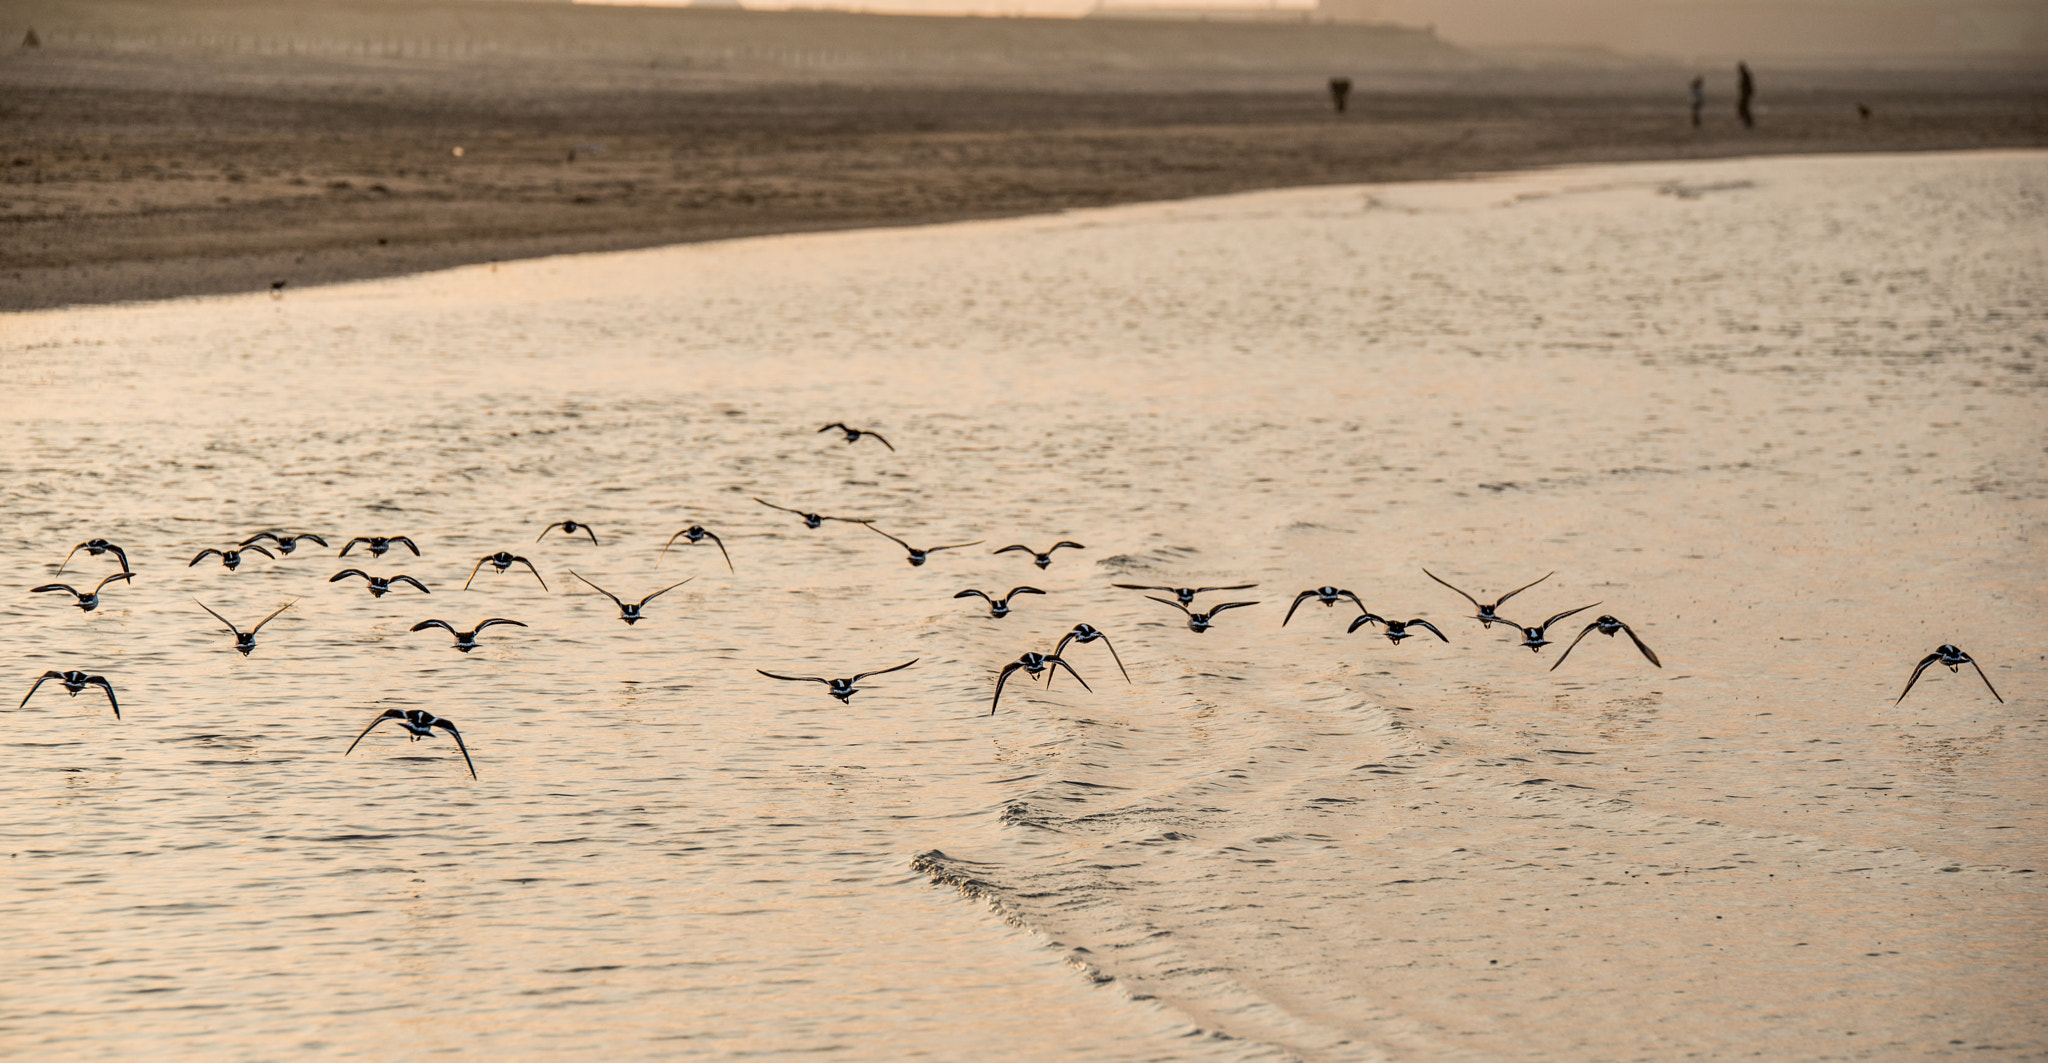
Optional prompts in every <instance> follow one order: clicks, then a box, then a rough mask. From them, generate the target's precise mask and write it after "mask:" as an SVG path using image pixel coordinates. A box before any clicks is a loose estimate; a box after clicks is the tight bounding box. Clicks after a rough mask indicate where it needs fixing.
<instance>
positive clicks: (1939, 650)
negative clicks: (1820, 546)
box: [31, 643, 2005, 705]
mask: <svg viewBox="0 0 2048 1063" xmlns="http://www.w3.org/2000/svg"><path fill="white" fill-rule="evenodd" d="M1930 664H1945V665H1948V670H1949V671H1951V672H1960V671H1962V670H1963V669H1962V666H1963V665H1966V664H1967V665H1969V666H1970V667H1972V668H1975V669H1976V670H1977V678H1979V679H1982V680H1983V681H1984V689H1986V690H1989V691H1990V692H1991V696H1992V697H1994V698H1998V703H1999V704H2000V705H2003V704H2005V699H2004V698H1999V697H1998V688H1997V687H1995V686H1992V685H1991V677H1990V676H1988V675H1985V674H1984V667H1983V666H1982V665H1980V664H1978V663H1977V662H1976V660H1975V659H1974V658H1972V657H1971V656H1970V655H1969V654H1967V653H1964V652H1963V651H1962V649H1961V647H1958V646H1954V645H1951V644H1949V643H1943V644H1941V645H1940V646H1938V647H1936V648H1935V650H1934V652H1933V653H1930V654H1928V655H1927V656H1925V657H1922V658H1920V664H1919V665H1918V666H1916V667H1915V668H1914V669H1913V677H1912V678H1911V679H1908V680H1906V689H1904V690H1901V691H1899V698H1898V701H1894V702H1892V704H1894V705H1897V704H1898V703H1899V702H1900V701H1904V700H1906V695H1908V694H1911V693H1912V692H1913V684H1914V683H1917V682H1919V681H1920V673H1922V672H1924V671H1926V670H1927V666H1928V665H1930ZM50 674H51V675H56V674H57V673H55V672H51V673H50ZM72 674H73V675H76V674H77V673H76V672H73V673H72ZM31 693H33V691H31ZM109 696H111V695H109Z"/></svg>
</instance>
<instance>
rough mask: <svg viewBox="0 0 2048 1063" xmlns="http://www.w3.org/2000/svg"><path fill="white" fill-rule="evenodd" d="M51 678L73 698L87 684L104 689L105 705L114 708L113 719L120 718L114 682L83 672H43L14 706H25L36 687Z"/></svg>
mask: <svg viewBox="0 0 2048 1063" xmlns="http://www.w3.org/2000/svg"><path fill="white" fill-rule="evenodd" d="M52 679H54V680H56V681H57V682H59V683H62V684H64V689H65V690H68V691H70V692H71V696H72V697H74V698H75V697H77V696H78V692H79V691H81V690H84V689H85V688H86V687H88V686H96V687H99V688H100V689H102V690H105V691H106V692H107V705H108V706H109V707H110V708H112V709H113V710H114V719H117V720H118V719H120V718H121V703H120V702H118V701H115V700H114V684H112V683H109V682H107V677H106V676H103V675H86V674H85V673H84V672H44V673H43V677H42V678H41V679H38V680H36V683H35V686H32V687H30V688H28V693H26V694H23V695H22V696H21V704H20V705H16V706H15V708H17V709H19V708H22V707H23V706H26V705H27V704H28V699H30V698H32V697H35V696H36V690H37V688H39V687H41V686H42V685H43V684H44V683H47V682H49V681H50V680H52Z"/></svg>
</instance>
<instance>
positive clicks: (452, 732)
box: [341, 709, 476, 779]
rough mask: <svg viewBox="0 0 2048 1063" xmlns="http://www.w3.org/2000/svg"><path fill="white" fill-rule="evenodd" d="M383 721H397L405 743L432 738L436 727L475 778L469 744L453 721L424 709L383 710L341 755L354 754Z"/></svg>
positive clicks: (474, 767) (473, 762)
mask: <svg viewBox="0 0 2048 1063" xmlns="http://www.w3.org/2000/svg"><path fill="white" fill-rule="evenodd" d="M385 720H397V721H398V726H400V727H403V728H405V730H406V733H407V741H412V742H417V741H419V740H420V739H422V738H431V737H433V734H434V728H436V727H439V728H440V729H442V730H444V731H446V732H448V735H449V737H451V738H453V739H455V748H457V749H460V750H462V762H463V763H464V764H467V765H469V777H470V778H472V779H474V778H476V761H473V760H471V759H469V744H468V743H466V742H464V741H463V740H462V732H461V731H458V730H456V729H455V721H453V720H447V719H443V718H441V717H439V716H436V715H434V714H433V713H431V712H428V711H427V710H425V709H385V710H384V711H383V712H381V713H379V714H378V716H377V718H376V719H374V720H371V721H370V726H368V727H365V728H363V733H362V734H359V735H357V736H356V740H355V741H354V742H350V743H349V744H348V748H347V749H345V750H342V753H341V755H342V756H344V757H345V756H348V755H349V754H350V753H353V752H355V751H356V746H357V745H358V744H360V743H361V742H362V740H363V739H364V738H365V737H367V736H368V735H369V733H370V732H371V731H373V730H376V728H377V725H378V724H380V723H383V722H384V721H385Z"/></svg>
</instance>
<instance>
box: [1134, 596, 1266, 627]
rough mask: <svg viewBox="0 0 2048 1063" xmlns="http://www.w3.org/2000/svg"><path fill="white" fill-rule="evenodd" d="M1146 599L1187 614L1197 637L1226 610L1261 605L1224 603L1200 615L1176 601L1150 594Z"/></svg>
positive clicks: (1253, 603)
mask: <svg viewBox="0 0 2048 1063" xmlns="http://www.w3.org/2000/svg"><path fill="white" fill-rule="evenodd" d="M1145 597H1146V598H1148V599H1150V600H1152V601H1155V602H1158V603H1159V604H1161V605H1170V606H1173V607H1174V608H1175V609H1178V610H1180V611H1181V612H1183V613H1186V614H1187V615H1188V630H1189V631H1192V632H1194V633H1195V634H1197V635H1199V634H1201V633H1202V632H1204V631H1207V630H1209V627H1210V624H1211V621H1210V617H1213V616H1215V615H1216V614H1217V613H1220V612H1222V611H1223V610H1225V609H1237V608H1240V607H1243V606H1247V605H1257V604H1259V603H1257V602H1224V603H1223V604H1222V605H1219V606H1216V607H1215V608H1213V609H1211V610H1209V611H1208V612H1206V613H1198V612H1195V611H1194V610H1193V609H1190V608H1188V607H1187V606H1185V605H1182V604H1180V603H1179V602H1177V601H1174V600H1173V599H1172V598H1153V597H1152V596H1151V595H1149V594H1148V595H1146V596H1145Z"/></svg>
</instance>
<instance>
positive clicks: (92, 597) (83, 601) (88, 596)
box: [28, 566, 190, 613]
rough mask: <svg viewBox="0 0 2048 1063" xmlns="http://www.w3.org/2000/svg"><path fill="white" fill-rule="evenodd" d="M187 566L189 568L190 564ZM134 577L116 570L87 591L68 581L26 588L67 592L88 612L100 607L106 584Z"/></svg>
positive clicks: (35, 591)
mask: <svg viewBox="0 0 2048 1063" xmlns="http://www.w3.org/2000/svg"><path fill="white" fill-rule="evenodd" d="M187 567H188V568H189V567H190V566H187ZM134 578H135V573H133V572H126V571H123V572H116V573H114V574H113V575H111V576H108V577H107V578H106V579H103V580H101V581H99V583H98V585H96V586H94V587H93V589H91V590H89V591H81V590H79V589H78V588H76V587H73V586H72V585H71V584H69V583H45V584H43V585H42V586H40V587H30V588H29V589H28V592H29V593H30V594H41V593H43V592H44V591H64V592H67V593H69V594H70V595H71V596H72V597H74V598H76V599H78V601H76V602H73V603H72V604H73V605H76V606H78V608H79V610H80V611H81V612H87V613H90V612H92V611H93V610H95V609H98V608H99V607H100V590H101V589H102V588H104V587H105V586H106V585H107V584H109V583H112V582H113V581H115V580H117V579H119V580H131V579H134Z"/></svg>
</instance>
